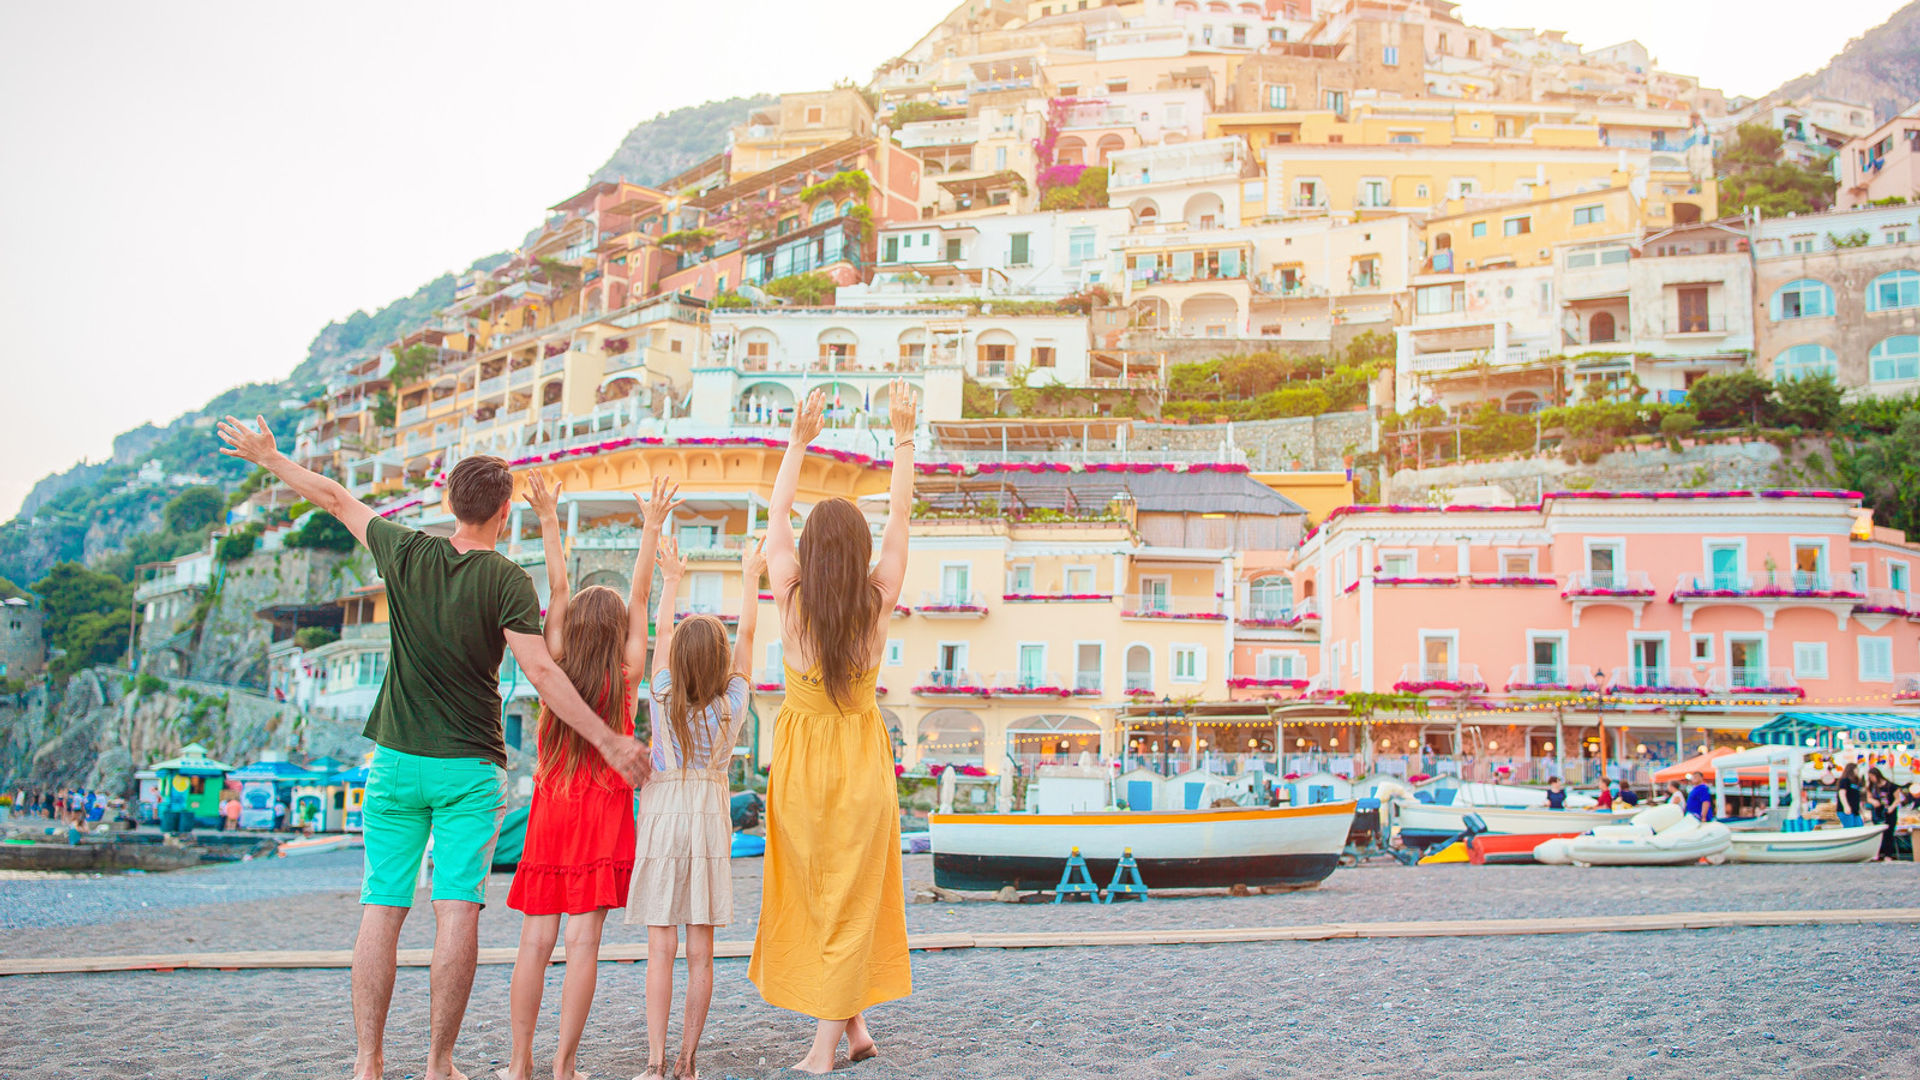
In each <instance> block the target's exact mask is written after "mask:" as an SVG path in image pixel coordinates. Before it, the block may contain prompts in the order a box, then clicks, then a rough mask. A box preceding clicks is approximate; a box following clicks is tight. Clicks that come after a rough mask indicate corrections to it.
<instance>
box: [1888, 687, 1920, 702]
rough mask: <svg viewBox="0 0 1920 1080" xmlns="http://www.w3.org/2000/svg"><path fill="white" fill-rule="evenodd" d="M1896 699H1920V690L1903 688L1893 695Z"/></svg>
mask: <svg viewBox="0 0 1920 1080" xmlns="http://www.w3.org/2000/svg"><path fill="white" fill-rule="evenodd" d="M1893 700H1895V701H1920V690H1902V691H1900V692H1899V693H1897V694H1895V695H1893Z"/></svg>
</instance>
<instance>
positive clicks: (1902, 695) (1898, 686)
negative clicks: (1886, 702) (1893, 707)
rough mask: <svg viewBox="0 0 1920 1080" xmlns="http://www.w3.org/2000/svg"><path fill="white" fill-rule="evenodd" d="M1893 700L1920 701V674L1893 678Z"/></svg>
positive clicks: (1908, 674) (1910, 673)
mask: <svg viewBox="0 0 1920 1080" xmlns="http://www.w3.org/2000/svg"><path fill="white" fill-rule="evenodd" d="M1893 700H1895V701H1920V674H1914V673H1912V672H1909V673H1907V674H1903V675H1895V676H1894V677H1893Z"/></svg>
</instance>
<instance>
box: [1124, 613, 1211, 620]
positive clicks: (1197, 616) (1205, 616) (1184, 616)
mask: <svg viewBox="0 0 1920 1080" xmlns="http://www.w3.org/2000/svg"><path fill="white" fill-rule="evenodd" d="M1120 617H1121V618H1123V619H1168V620H1172V621H1175V622H1182V621H1184V622H1225V621H1226V618H1227V617H1226V615H1224V614H1222V613H1221V612H1218V611H1193V612H1189V611H1122V612H1121V613H1120Z"/></svg>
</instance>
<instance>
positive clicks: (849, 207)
mask: <svg viewBox="0 0 1920 1080" xmlns="http://www.w3.org/2000/svg"><path fill="white" fill-rule="evenodd" d="M851 213H853V200H852V199H848V200H847V201H846V202H843V203H841V204H840V216H841V217H846V216H847V215H849V214H851Z"/></svg>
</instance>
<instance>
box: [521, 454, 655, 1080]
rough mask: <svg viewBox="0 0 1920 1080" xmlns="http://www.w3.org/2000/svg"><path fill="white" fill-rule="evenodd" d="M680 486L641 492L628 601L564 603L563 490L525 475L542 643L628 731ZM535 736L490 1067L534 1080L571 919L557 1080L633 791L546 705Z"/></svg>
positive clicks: (622, 879) (574, 1029)
mask: <svg viewBox="0 0 1920 1080" xmlns="http://www.w3.org/2000/svg"><path fill="white" fill-rule="evenodd" d="M677 490H678V488H677V486H676V485H674V484H672V483H671V482H670V481H669V480H668V479H667V478H666V477H655V478H654V481H653V497H652V499H650V500H642V499H640V497H639V496H638V495H637V494H636V495H635V496H634V500H635V501H636V502H638V503H639V510H640V513H641V518H642V520H643V522H644V529H643V531H642V533H641V537H640V554H639V558H638V560H637V561H636V562H635V563H634V569H633V592H632V595H631V597H630V598H629V599H628V601H627V602H626V603H624V604H623V603H621V600H620V594H619V593H616V592H614V591H613V590H612V589H609V588H607V587H606V586H604V585H591V586H588V587H587V588H584V589H582V590H580V592H579V593H578V594H577V595H575V596H573V597H572V598H571V599H569V598H568V595H567V567H566V560H565V557H564V554H563V552H562V551H561V548H560V519H559V501H560V485H558V484H555V485H554V486H553V487H552V489H548V487H547V484H546V481H545V479H544V478H542V477H541V476H540V475H539V474H538V473H535V474H533V475H532V476H531V477H529V479H528V494H527V502H528V504H529V505H531V506H532V507H533V509H534V512H535V513H536V514H537V515H538V516H539V518H540V540H541V543H542V545H543V546H544V548H545V550H546V558H547V582H548V585H549V586H550V588H549V598H548V601H547V622H546V639H547V648H548V650H549V651H551V652H552V653H553V659H554V660H555V662H557V663H558V664H559V665H560V668H561V670H562V671H565V672H566V673H567V677H568V678H569V679H571V680H572V681H573V685H574V688H575V689H577V690H579V691H580V696H581V697H582V698H585V699H586V700H587V702H588V703H589V704H591V705H593V706H594V709H595V711H597V712H598V713H599V714H600V715H601V716H602V717H604V718H605V719H606V721H607V723H608V724H610V725H612V726H613V729H614V730H615V731H618V732H620V733H621V734H626V735H631V734H632V733H633V730H634V728H633V707H634V697H635V695H634V689H633V686H634V684H633V683H632V682H630V681H629V676H628V673H629V672H644V664H645V662H646V655H647V594H648V592H649V591H650V590H651V589H652V587H653V562H654V549H655V547H656V546H657V545H658V543H659V540H660V528H661V526H662V524H664V523H665V521H666V519H667V515H668V514H670V513H672V512H673V509H674V507H676V506H678V505H680V504H679V503H678V502H677V501H675V499H674V494H675V493H676V492H677ZM538 738H539V758H538V763H537V764H536V765H535V766H534V788H533V807H532V809H531V810H530V811H529V813H528V817H527V839H526V845H525V847H524V849H523V850H522V852H521V856H520V866H519V868H518V869H517V870H516V871H515V872H514V875H513V888H512V889H511V890H510V891H509V892H508V893H507V906H508V907H510V908H512V909H514V910H515V911H518V912H521V913H522V914H524V915H525V916H526V918H525V919H524V920H522V921H521V924H520V954H519V956H517V957H516V958H515V959H514V964H513V983H512V989H511V991H510V994H509V999H508V1000H509V1016H510V1018H511V1021H512V1027H513V1052H512V1054H511V1055H510V1056H509V1058H508V1063H507V1067H506V1068H504V1069H497V1070H495V1075H496V1076H498V1077H499V1078H500V1080H533V1029H534V1023H535V1021H536V1020H538V1018H539V1016H540V995H541V991H542V990H543V989H544V988H545V986H546V978H547V963H548V962H549V961H550V960H551V959H552V958H553V946H554V942H555V940H556V939H557V938H558V937H559V935H560V916H562V915H566V916H568V919H567V971H566V977H565V979H564V980H563V981H562V982H561V984H560V1044H559V1046H558V1047H557V1048H556V1049H555V1051H554V1058H553V1075H554V1077H555V1080H575V1078H577V1077H578V1076H579V1074H578V1073H576V1072H575V1070H574V1064H575V1062H574V1056H575V1054H576V1052H577V1051H578V1050H579V1047H580V1033H581V1032H582V1031H583V1030H585V1028H586V1026H587V1011H588V1010H589V1009H590V1008H592V1006H593V990H594V982H595V968H596V967H597V965H598V962H599V958H600V928H601V926H602V925H603V924H604V923H605V922H606V918H607V909H608V908H617V907H620V906H622V905H624V904H625V903H626V902H627V891H628V888H629V885H630V883H631V879H632V875H633V849H634V828H633V788H632V786H630V785H629V784H627V782H626V781H625V780H623V779H622V778H621V776H620V774H619V773H616V772H614V771H613V770H612V769H611V768H608V767H607V764H606V762H605V761H604V760H602V759H601V757H600V755H599V754H598V753H596V752H595V751H594V750H593V747H592V746H591V745H590V744H588V743H587V741H586V740H585V739H583V738H581V737H580V735H578V734H577V733H575V732H574V731H573V729H571V728H569V727H567V726H566V725H565V724H563V723H561V722H560V720H559V718H558V717H556V716H554V715H553V713H552V712H551V711H549V710H547V709H545V708H542V709H541V711H540V726H539V735H538Z"/></svg>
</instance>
